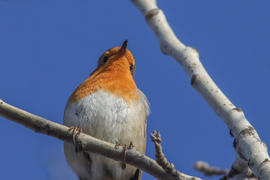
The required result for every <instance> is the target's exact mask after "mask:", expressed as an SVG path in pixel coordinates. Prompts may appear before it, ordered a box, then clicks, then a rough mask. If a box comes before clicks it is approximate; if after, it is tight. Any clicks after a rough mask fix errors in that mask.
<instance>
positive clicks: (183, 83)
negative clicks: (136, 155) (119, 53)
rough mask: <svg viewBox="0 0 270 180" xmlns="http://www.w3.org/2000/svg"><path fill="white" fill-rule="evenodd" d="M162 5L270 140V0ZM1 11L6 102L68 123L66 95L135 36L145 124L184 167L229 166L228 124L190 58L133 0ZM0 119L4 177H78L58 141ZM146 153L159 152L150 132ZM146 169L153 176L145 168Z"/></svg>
mask: <svg viewBox="0 0 270 180" xmlns="http://www.w3.org/2000/svg"><path fill="white" fill-rule="evenodd" d="M158 6H159V8H160V9H162V10H163V11H164V13H165V15H166V17H167V20H168V22H169V24H170V25H171V27H172V28H173V30H174V32H175V34H176V35H177V36H178V38H179V39H180V40H181V41H182V42H183V43H184V44H185V45H187V46H192V47H195V48H196V49H198V51H199V52H200V60H201V61H202V63H203V65H204V67H205V68H206V70H207V71H208V73H209V74H210V76H211V77H212V78H213V80H214V81H215V82H216V84H217V85H218V86H219V88H220V89H221V90H222V91H223V92H224V93H225V95H226V96H227V97H228V98H229V99H230V100H231V101H232V103H233V104H234V105H235V106H237V107H239V108H242V109H243V111H244V113H245V115H246V117H247V119H248V120H249V121H250V123H251V124H252V125H253V126H254V127H255V128H256V130H257V131H258V133H259V136H260V137H261V139H262V141H264V142H266V144H267V145H268V147H269V146H270V138H269V126H270V121H269V115H270V111H269V107H270V105H269V99H270V94H269V92H270V84H269V78H270V75H269V68H270V53H269V44H270V33H269V32H270V19H269V6H270V2H268V1H251V0H247V1H243V0H242V1H214V0H211V1H210V0H209V1H199V0H193V1H184V0H181V1H179V0H171V1H170V2H169V3H168V1H158ZM0 17H1V18H0V67H1V70H0V87H1V88H0V98H2V99H3V100H4V101H6V102H7V103H10V104H12V105H14V106H17V107H19V108H22V109H24V110H26V111H29V112H31V113H33V114H36V115H39V116H42V117H44V118H47V119H50V120H52V121H54V122H57V123H62V118H63V111H64V108H65V104H66V102H67V99H68V98H69V96H70V94H71V93H72V92H73V91H74V90H75V88H76V87H77V86H78V85H79V84H80V83H82V82H83V81H84V80H85V79H86V78H87V77H88V76H89V74H90V73H91V72H92V71H93V70H94V69H95V68H96V65H97V60H98V58H99V56H100V55H101V54H102V53H103V52H104V51H105V50H107V49H109V48H111V47H115V46H120V45H121V44H122V42H123V41H124V40H125V39H128V40H129V44H128V48H129V50H130V51H131V52H132V53H133V55H134V57H135V60H136V64H137V70H136V73H135V81H136V83H137V85H138V87H139V88H140V89H141V90H142V91H143V92H144V93H145V94H146V95H147V97H148V100H149V102H150V104H151V114H150V116H149V118H148V128H147V133H148V134H149V133H150V132H152V131H153V130H157V131H160V132H161V135H162V140H163V142H162V146H163V151H164V153H165V155H166V157H167V158H168V160H169V161H171V162H173V163H174V164H175V167H176V168H177V169H178V170H180V171H181V172H184V173H186V174H189V175H194V176H199V177H201V178H203V179H210V180H211V179H217V177H211V178H209V177H204V176H203V175H202V174H201V173H198V172H197V171H196V170H194V169H193V167H192V164H193V163H194V162H196V161H199V160H204V161H207V162H208V163H210V164H211V165H213V166H218V167H221V168H230V167H231V165H232V162H233V160H234V159H235V152H234V149H233V145H232V143H233V138H232V137H231V136H230V135H229V129H228V128H227V126H226V125H225V124H224V123H223V121H222V120H221V119H219V117H218V116H217V115H216V114H215V113H214V111H213V110H212V109H211V108H210V107H209V105H208V104H207V103H206V101H205V100H204V99H203V98H202V97H201V96H200V95H199V93H198V92H197V91H195V90H194V89H193V88H192V87H191V85H190V79H189V78H188V76H187V75H186V74H185V72H184V70H183V68H182V67H181V66H180V65H179V64H178V63H177V62H176V61H175V60H174V59H172V58H171V57H170V56H166V55H164V54H162V53H161V51H160V48H159V44H158V41H157V39H156V37H155V36H154V34H153V32H152V31H151V30H150V28H149V27H148V26H147V24H146V22H145V20H144V18H143V16H142V15H141V13H140V12H139V11H138V10H137V9H136V7H135V6H134V5H133V4H132V3H131V2H130V1H87V0H78V1H70V0H65V1H64V0H57V1H56V0H48V1H42V0H35V1H34V0H20V1H19V0H1V1H0ZM0 121H1V124H2V129H1V134H2V138H1V146H2V148H1V150H0V152H1V153H0V159H1V162H0V179H5V180H13V179H28V180H36V179H39V180H47V179H52V180H64V179H65V180H72V179H75V175H74V174H73V173H72V171H71V169H70V168H69V167H68V165H67V164H66V162H65V159H64V155H63V143H62V142H61V141H59V140H57V139H54V138H51V137H48V136H45V135H41V134H36V133H34V132H33V131H31V130H29V129H26V128H24V127H23V126H21V125H18V124H15V123H13V122H11V121H8V120H6V119H4V118H1V117H0ZM146 155H147V156H150V157H152V158H154V144H153V143H152V142H151V141H150V138H149V136H148V142H147V150H146ZM143 179H147V180H152V179H154V178H153V177H151V176H150V175H148V174H146V173H144V175H143Z"/></svg>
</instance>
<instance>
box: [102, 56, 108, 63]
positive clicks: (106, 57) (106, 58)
mask: <svg viewBox="0 0 270 180" xmlns="http://www.w3.org/2000/svg"><path fill="white" fill-rule="evenodd" d="M108 59H109V57H108V56H104V58H103V63H104V64H105V63H106V62H107V61H108Z"/></svg>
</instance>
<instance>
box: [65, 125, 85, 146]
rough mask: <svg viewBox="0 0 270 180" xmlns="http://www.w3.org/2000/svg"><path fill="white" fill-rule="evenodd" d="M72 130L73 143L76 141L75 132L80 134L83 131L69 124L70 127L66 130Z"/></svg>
mask: <svg viewBox="0 0 270 180" xmlns="http://www.w3.org/2000/svg"><path fill="white" fill-rule="evenodd" d="M72 130H73V134H72V135H73V144H75V142H76V135H77V134H80V133H82V132H83V130H82V128H80V129H79V128H77V127H74V126H71V127H70V129H69V130H68V131H72Z"/></svg>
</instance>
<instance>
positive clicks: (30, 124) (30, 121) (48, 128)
mask: <svg viewBox="0 0 270 180" xmlns="http://www.w3.org/2000/svg"><path fill="white" fill-rule="evenodd" d="M0 116H2V117H4V118H6V119H9V120H11V121H14V122H16V123H18V124H21V125H23V126H24V127H26V128H29V129H31V130H33V131H35V132H36V133H41V134H45V135H49V136H52V137H55V138H57V139H60V140H62V141H65V142H69V143H73V130H71V129H70V128H69V127H66V126H64V125H61V124H57V123H55V122H52V121H49V120H47V119H44V118H42V117H39V116H36V115H34V114H31V113H29V112H26V111H24V110H21V109H19V108H16V107H14V106H12V105H9V104H7V103H5V102H4V101H2V99H0ZM75 144H76V149H78V150H80V151H90V152H93V153H96V154H100V155H103V156H106V157H108V158H111V159H114V160H116V161H121V162H125V163H127V164H130V165H132V166H135V167H137V168H139V169H141V170H143V171H145V172H146V173H148V174H150V175H152V176H154V177H155V178H157V179H164V180H165V179H166V180H167V179H168V180H173V179H174V178H173V177H172V176H170V175H168V174H166V172H165V171H164V170H163V169H162V168H161V167H160V166H159V165H158V164H157V163H156V161H155V160H153V159H151V158H149V157H147V156H145V155H143V154H140V153H139V152H138V151H136V150H135V148H133V149H131V150H128V151H127V152H126V155H125V160H124V148H122V147H121V148H119V147H118V148H117V147H116V145H115V144H111V143H108V142H106V141H102V140H99V139H96V138H94V137H92V136H89V135H87V134H84V133H76V141H75ZM74 151H75V147H74ZM182 175H183V177H184V178H183V180H191V179H194V180H195V179H197V178H194V177H191V176H188V175H185V174H182ZM198 180H199V178H198Z"/></svg>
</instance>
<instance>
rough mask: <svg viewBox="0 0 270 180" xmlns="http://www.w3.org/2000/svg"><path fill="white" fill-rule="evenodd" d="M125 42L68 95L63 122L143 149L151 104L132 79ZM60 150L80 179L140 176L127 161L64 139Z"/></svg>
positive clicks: (132, 65) (129, 179) (132, 67)
mask: <svg viewBox="0 0 270 180" xmlns="http://www.w3.org/2000/svg"><path fill="white" fill-rule="evenodd" d="M127 42H128V41H127V40H126V41H125V42H124V43H123V45H122V46H121V47H114V48H112V49H109V50H107V51H106V52H104V53H103V54H102V55H101V56H100V58H99V60H98V67H97V69H96V70H95V71H94V72H92V73H91V74H90V77H88V78H87V79H86V80H85V81H84V82H83V83H82V84H81V85H80V86H79V87H78V88H77V89H76V90H75V91H74V92H73V94H72V95H71V96H70V98H69V100H68V102H67V105H66V109H65V112H64V125H66V126H69V127H70V126H73V127H76V128H82V130H83V132H84V133H86V134H89V135H91V136H93V137H96V138H98V139H101V140H104V141H107V142H111V143H116V142H117V143H120V144H122V145H125V144H128V145H129V144H130V142H132V144H133V145H134V146H135V148H136V149H137V150H138V151H139V152H140V153H142V154H145V148H146V122H147V115H148V114H149V106H148V101H147V99H146V96H145V95H144V94H143V93H142V92H141V91H140V90H139V89H138V88H137V86H136V83H135V81H134V79H133V75H134V73H135V69H136V65H135V61H134V57H133V55H132V54H131V52H130V51H129V50H128V49H127ZM64 152H65V156H66V160H67V163H68V164H69V165H70V166H71V168H72V170H73V171H74V172H75V173H76V174H77V176H78V178H79V180H139V179H141V174H142V172H141V170H139V169H137V168H135V167H133V166H130V165H126V168H125V169H124V170H123V163H121V162H118V161H115V160H112V159H109V158H107V157H104V156H101V155H97V154H94V153H89V152H78V153H76V152H75V148H74V145H72V144H68V143H64Z"/></svg>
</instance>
